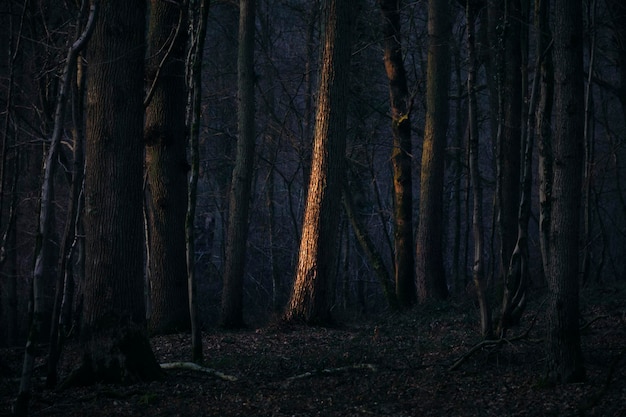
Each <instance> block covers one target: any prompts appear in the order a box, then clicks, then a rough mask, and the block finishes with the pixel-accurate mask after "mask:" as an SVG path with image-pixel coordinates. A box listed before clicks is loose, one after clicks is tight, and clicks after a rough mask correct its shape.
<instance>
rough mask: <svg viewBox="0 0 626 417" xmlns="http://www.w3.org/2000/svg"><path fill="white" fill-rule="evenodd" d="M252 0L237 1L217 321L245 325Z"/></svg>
mask: <svg viewBox="0 0 626 417" xmlns="http://www.w3.org/2000/svg"><path fill="white" fill-rule="evenodd" d="M255 7H256V6H255V0H241V1H240V2H239V55H238V58H237V84H238V102H237V103H238V109H237V130H238V138H237V156H236V160H235V168H234V170H233V178H232V181H231V185H230V197H229V198H230V201H229V215H228V231H227V236H226V256H225V261H224V264H225V265H224V287H223V290H222V312H221V317H220V324H221V326H222V327H226V328H238V327H243V326H244V320H243V277H244V272H245V265H246V246H247V244H248V212H249V210H250V192H251V188H252V177H253V174H254V141H255V129H254V116H255V102H254V77H255V75H254V28H255V24H254V20H255Z"/></svg>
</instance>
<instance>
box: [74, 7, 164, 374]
mask: <svg viewBox="0 0 626 417" xmlns="http://www.w3.org/2000/svg"><path fill="white" fill-rule="evenodd" d="M145 16H146V2H145V1H132V2H127V1H125V0H115V1H107V2H103V3H102V4H101V8H100V15H99V19H98V21H97V23H96V28H95V31H94V34H93V37H92V39H91V43H90V46H89V49H88V57H87V58H88V59H87V61H88V62H89V86H88V90H87V97H88V99H87V143H86V161H85V166H86V173H85V174H86V175H85V250H86V262H85V288H84V308H83V315H82V320H83V325H82V329H81V343H82V346H83V351H84V352H83V362H82V365H81V367H80V368H79V370H78V371H77V372H76V373H74V374H73V376H72V377H70V379H69V382H68V383H70V384H71V383H89V382H94V381H98V380H101V381H107V382H131V381H136V380H150V379H154V378H158V377H159V376H160V375H161V371H160V368H159V365H158V363H157V362H156V359H155V357H154V354H153V352H152V350H151V347H150V343H149V341H148V337H147V332H146V319H145V302H144V281H143V270H144V268H143V247H144V241H143V236H144V233H143V221H142V217H143V214H142V204H143V198H142V196H143V190H142V188H143V187H142V182H143V181H142V178H143V159H144V158H143V142H142V138H143V127H144V117H143V114H144V106H143V91H144V89H143V75H144V72H143V69H144V53H145V44H144V35H145V20H146V18H145Z"/></svg>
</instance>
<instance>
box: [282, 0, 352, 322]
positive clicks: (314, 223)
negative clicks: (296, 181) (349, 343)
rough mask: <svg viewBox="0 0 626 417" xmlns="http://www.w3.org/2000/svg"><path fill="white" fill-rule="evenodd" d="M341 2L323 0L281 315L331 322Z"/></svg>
mask: <svg viewBox="0 0 626 417" xmlns="http://www.w3.org/2000/svg"><path fill="white" fill-rule="evenodd" d="M353 7H354V5H353V4H349V3H348V2H346V1H342V0H326V1H325V3H324V9H325V10H324V13H325V15H324V19H325V33H324V35H325V36H324V37H325V39H324V42H323V45H324V49H323V55H322V69H321V79H320V86H319V96H318V103H317V113H316V118H315V120H316V123H315V135H314V143H313V160H312V163H311V178H310V181H309V188H308V195H307V202H306V207H305V212H304V222H303V226H302V237H301V240H300V252H299V253H300V256H299V258H298V267H297V270H296V277H295V282H294V287H293V291H292V293H291V298H290V301H289V305H288V308H287V311H286V312H285V319H286V320H287V321H292V322H305V323H310V324H312V323H326V322H328V321H330V320H331V306H332V302H333V297H334V281H335V279H334V278H335V273H336V263H337V250H336V249H337V228H338V225H339V216H338V215H337V213H338V212H339V208H340V199H341V182H342V175H343V166H344V158H345V148H346V140H345V135H346V112H347V93H348V88H347V87H348V75H349V71H350V67H349V65H350V49H351V48H350V46H351V40H350V38H351V25H352V19H353V17H352V15H351V10H352V8H353Z"/></svg>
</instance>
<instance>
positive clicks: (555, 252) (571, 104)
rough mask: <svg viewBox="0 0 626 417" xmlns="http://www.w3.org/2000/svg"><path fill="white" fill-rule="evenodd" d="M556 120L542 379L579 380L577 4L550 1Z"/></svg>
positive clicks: (579, 38)
mask: <svg viewBox="0 0 626 417" xmlns="http://www.w3.org/2000/svg"><path fill="white" fill-rule="evenodd" d="M553 15H554V17H555V18H554V19H555V20H554V22H553V29H552V33H553V34H554V47H553V50H552V51H553V60H554V80H555V110H556V119H555V122H554V125H553V128H554V142H553V148H552V150H553V156H554V162H555V163H554V167H553V168H554V171H553V177H552V178H553V181H552V195H551V200H552V202H551V203H552V204H551V206H552V213H551V214H552V216H551V219H550V232H549V233H550V243H549V247H550V265H549V268H548V271H547V277H548V289H549V291H550V294H549V301H548V338H547V340H548V361H547V378H548V380H549V381H551V382H556V383H567V382H576V381H581V380H583V379H584V378H585V369H584V367H583V363H582V353H581V348H580V331H579V306H578V304H579V302H578V297H579V296H578V287H579V284H578V270H579V268H578V266H579V265H578V250H579V244H578V243H579V238H580V214H581V213H580V202H581V197H582V195H581V187H582V175H581V172H582V167H583V128H584V78H583V68H584V67H583V34H582V32H581V30H580V28H581V27H583V26H582V25H583V19H582V4H581V3H580V2H579V1H577V0H554V14H553Z"/></svg>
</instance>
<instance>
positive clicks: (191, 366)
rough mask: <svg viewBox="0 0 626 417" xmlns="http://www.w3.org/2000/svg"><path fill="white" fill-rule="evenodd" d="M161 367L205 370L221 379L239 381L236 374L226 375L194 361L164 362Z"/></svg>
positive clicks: (206, 372)
mask: <svg viewBox="0 0 626 417" xmlns="http://www.w3.org/2000/svg"><path fill="white" fill-rule="evenodd" d="M161 369H186V370H189V371H198V372H204V373H205V374H209V375H213V376H216V377H218V378H220V379H223V380H224V381H231V382H234V381H237V380H238V378H237V377H236V376H233V375H226V374H224V373H222V372H220V371H217V370H215V369H212V368H207V367H204V366H200V365H198V364H196V363H193V362H169V363H162V364H161Z"/></svg>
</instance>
